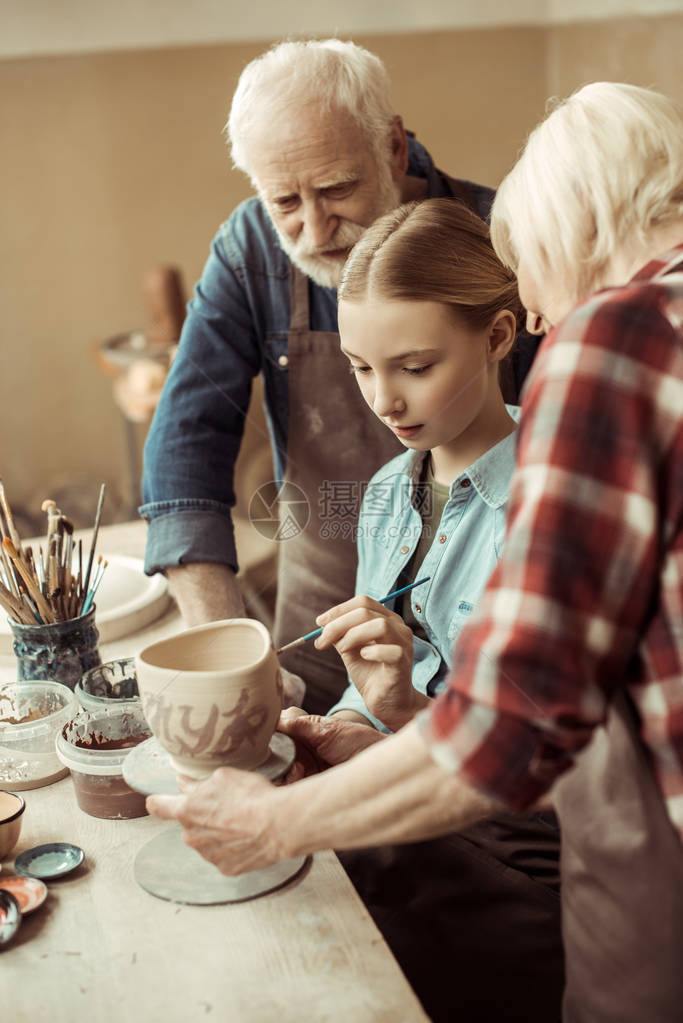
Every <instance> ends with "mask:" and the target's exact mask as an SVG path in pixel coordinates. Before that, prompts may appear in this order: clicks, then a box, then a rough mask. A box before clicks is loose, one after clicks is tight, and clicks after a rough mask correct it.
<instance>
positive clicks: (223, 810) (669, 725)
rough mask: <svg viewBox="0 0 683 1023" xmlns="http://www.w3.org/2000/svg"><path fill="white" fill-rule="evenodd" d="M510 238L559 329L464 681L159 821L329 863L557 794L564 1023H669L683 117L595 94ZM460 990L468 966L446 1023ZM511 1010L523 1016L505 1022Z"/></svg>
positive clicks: (554, 127) (328, 732) (217, 849)
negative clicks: (412, 717) (294, 766)
mask: <svg viewBox="0 0 683 1023" xmlns="http://www.w3.org/2000/svg"><path fill="white" fill-rule="evenodd" d="M492 238H493V242H494V245H495V247H496V250H497V251H498V254H499V255H500V256H501V258H502V259H503V260H504V261H506V262H507V263H508V264H509V265H510V266H511V267H512V268H513V269H515V270H516V272H517V275H518V281H519V288H520V297H521V298H522V301H523V303H524V305H525V306H526V307H527V310H528V313H529V321H530V324H531V326H532V328H533V329H534V330H536V331H539V332H540V331H544V330H547V331H548V332H547V334H546V337H545V340H544V342H543V344H542V346H541V349H540V351H539V355H538V358H537V359H536V362H535V364H534V368H533V370H532V374H531V377H530V379H529V383H528V385H527V388H526V390H525V393H524V395H523V403H522V417H521V422H520V425H519V440H518V462H517V470H516V473H515V477H514V479H513V484H512V492H511V497H510V504H509V512H508V523H507V532H506V539H505V547H504V550H503V554H502V558H501V560H500V562H499V564H498V567H497V568H496V570H495V571H494V573H493V575H492V577H491V579H490V581H489V584H488V587H487V589H486V591H485V593H484V596H483V598H482V600H481V602H480V603H479V605H478V607H477V608H476V609H475V611H474V612H473V615H472V617H471V619H470V621H469V622H468V624H467V625H466V626H465V627H464V629H463V630H462V632H461V633H460V636H459V639H458V642H457V644H456V647H455V651H454V660H453V665H452V669H451V676H450V681H449V686H448V688H447V689H446V690H445V691H444V692H443V693H442V694H441V696H440V697H439V698H438V699H437V700H436V701H435V703H434V704H433V706H432V707H431V709H429V710H427V711H424V712H423V713H422V715H421V717H420V718H418V719H417V720H416V721H414V722H412V723H411V724H409V725H407V726H406V727H404V728H403V729H402V730H401V731H400V732H399V733H397V734H396V735H394V736H391V737H389V738H380V736H379V735H378V734H377V733H374V734H373V733H370V735H367V734H365V735H364V734H363V732H365V733H368V732H370V729H367V728H365V727H364V726H363V725H356V724H353V723H351V722H339V721H336V720H335V719H334V718H332V719H327V720H322V721H321V720H320V719H318V718H316V717H313V716H305V715H304V716H300V717H293V718H292V717H291V712H290V717H289V718H288V719H287V720H285V721H283V727H284V728H286V729H287V730H288V731H289V732H290V734H292V735H295V736H297V738H299V739H300V740H305V741H306V743H307V745H308V747H309V748H311V747H313V748H315V749H316V750H317V753H318V756H319V757H320V758H321V759H322V760H324V761H325V762H326V763H327V764H334V765H337V766H335V767H333V768H332V769H331V770H327V771H324V772H322V773H321V774H318V775H315V776H312V777H308V778H305V779H303V780H302V781H300V782H297V783H295V784H291V785H288V786H285V787H283V788H275V787H273V786H272V785H270V784H269V783H267V782H265V781H264V780H263V779H261V778H255V777H254V776H252V775H249V774H245V773H243V772H239V771H236V770H232V769H228V768H225V769H223V770H221V771H218V772H216V773H215V774H214V775H213V776H212V777H211V778H209V779H207V780H206V781H205V782H202V783H200V784H198V785H196V786H190V787H188V788H187V790H186V794H185V795H183V796H175V797H154V798H152V799H150V800H149V807H150V809H151V810H152V811H153V812H155V813H157V814H159V816H163V817H175V818H177V819H179V820H180V822H181V823H182V824H183V825H184V827H185V829H186V830H185V838H186V841H188V842H189V843H190V844H191V845H193V846H194V847H195V848H197V849H199V851H200V852H201V853H202V854H203V855H204V856H206V857H207V858H208V859H210V860H211V861H213V862H214V863H217V864H218V865H219V867H220V868H221V870H223V871H224V872H225V873H237V872H240V871H244V870H249V869H252V868H255V867H263V866H265V865H266V864H269V863H272V862H274V861H275V860H277V859H279V858H281V857H282V858H284V857H288V856H295V855H301V854H303V853H309V852H312V851H315V850H317V849H326V848H330V847H332V848H337V849H345V848H346V849H353V848H356V847H359V846H372V845H376V846H380V847H383V846H385V843H407V842H415V841H416V840H418V839H421V838H427V837H429V836H433V835H439V834H443V833H444V832H447V831H449V830H451V829H453V828H462V827H465V826H467V825H468V824H469V823H470V822H472V821H473V820H476V819H477V818H479V817H482V816H486V815H488V814H490V813H491V812H493V811H495V810H496V809H497V808H500V807H501V806H506V807H508V808H510V809H513V810H524V809H528V808H529V807H532V806H533V805H535V804H536V803H537V800H538V799H539V797H541V796H543V794H544V793H548V792H551V795H552V799H553V802H554V803H555V806H556V807H557V811H558V815H559V818H560V821H561V824H562V835H563V850H562V901H563V931H564V945H565V953H566V960H567V985H566V990H565V995H564V1005H563V1012H562V1019H563V1021H564V1023H644V1021H647V1023H675V1021H678V1020H680V1019H681V1007H682V1006H683V970H682V969H681V963H682V962H683V844H682V842H683V629H682V627H681V623H682V620H683V117H682V116H681V112H680V110H678V108H677V107H676V106H675V105H674V104H673V103H672V102H670V101H669V100H667V99H666V98H665V97H664V96H661V95H659V94H657V93H655V92H652V91H649V90H646V89H640V88H637V87H635V86H631V85H625V84H616V83H610V82H602V83H596V84H593V85H590V86H586V87H584V88H583V89H581V90H579V91H578V92H577V93H576V94H575V95H573V96H572V97H570V98H569V99H568V100H567V101H565V102H564V103H563V104H562V105H560V106H559V107H557V108H556V109H555V110H554V111H553V112H552V113H551V114H550V116H549V117H548V118H547V119H546V120H545V121H544V122H543V123H542V124H541V125H540V126H539V127H538V128H537V129H536V130H535V131H534V132H533V133H532V135H531V137H530V140H529V142H528V144H527V146H526V149H525V151H524V153H523V155H522V157H521V158H520V160H519V162H518V163H517V165H516V166H515V168H514V169H513V171H512V172H511V173H510V174H509V175H508V177H507V178H506V179H505V181H504V182H503V184H502V185H501V188H500V190H499V192H498V197H497V199H496V203H495V206H494V211H493V217H492ZM418 850H419V846H418ZM416 855H417V854H416ZM453 928H454V929H455V928H457V917H454V919H453ZM482 956H486V949H482ZM490 966H491V969H490V983H491V985H495V984H496V982H497V972H496V964H495V963H491V964H490ZM459 983H460V978H459V974H458V960H457V958H454V960H453V980H452V990H451V1016H450V1018H451V1019H458V1018H459V1009H460V1000H459V996H460V988H459ZM530 983H531V984H533V981H531V982H530ZM515 1009H516V1006H515V1002H514V1000H513V999H510V1003H509V1006H508V1010H507V1011H504V1012H501V1014H500V1017H499V1018H500V1019H505V1020H509V1019H513V1018H515V1019H516V1018H518V1016H517V1015H514V1013H515ZM463 1018H466V1019H470V1018H472V1017H470V1016H469V1015H468V1014H465V1015H464V1016H463ZM547 1018H548V1019H553V1018H557V1017H556V1016H555V1017H552V1016H548V1017H547Z"/></svg>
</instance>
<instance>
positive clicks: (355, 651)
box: [315, 596, 429, 732]
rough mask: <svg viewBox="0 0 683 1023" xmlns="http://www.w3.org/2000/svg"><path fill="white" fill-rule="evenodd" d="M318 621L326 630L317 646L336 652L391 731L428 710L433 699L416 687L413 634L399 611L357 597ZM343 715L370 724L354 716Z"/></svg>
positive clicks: (344, 712)
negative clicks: (331, 648) (421, 710)
mask: <svg viewBox="0 0 683 1023" xmlns="http://www.w3.org/2000/svg"><path fill="white" fill-rule="evenodd" d="M316 621H317V623H318V625H321V626H323V631H322V633H321V634H320V636H318V638H317V639H316V640H315V645H316V647H317V648H318V649H319V650H325V649H326V648H327V647H330V646H333V647H334V648H335V649H336V651H337V653H338V654H339V655H340V657H341V659H342V660H343V662H344V664H345V666H346V670H347V672H348V674H349V678H350V679H351V681H352V682H353V684H354V685H355V686H356V688H357V689H358V691H359V692H360V694H361V696H362V697H363V699H364V701H365V705H366V707H367V708H368V710H369V711H370V713H371V714H373V715H374V717H376V718H378V719H379V720H380V721H382V722H383V724H385V725H386V726H387V728H390V729H391V730H392V731H394V732H395V731H398V729H399V728H401V727H402V726H403V725H404V724H406V723H407V722H408V721H410V720H411V719H412V718H413V717H414V715H415V714H416V713H417V711H418V710H420V709H421V708H422V707H425V706H427V704H428V703H429V698H428V697H427V696H424V695H423V694H422V693H419V692H418V691H417V690H416V689H414V688H413V684H412V667H413V633H412V631H411V629H410V628H409V626H407V625H406V623H405V622H404V621H403V619H402V618H401V616H400V615H397V614H396V612H395V611H389V610H388V609H387V608H386V607H385V606H384V605H383V604H381V603H380V602H379V601H378V600H373V598H372V597H367V596H357V597H353V598H352V599H351V600H347V601H345V602H344V603H343V604H338V605H337V606H336V607H332V608H330V610H329V611H325V612H324V614H321V615H319V616H318V618H317V619H316ZM338 713H339V715H340V716H342V717H348V718H349V719H353V720H355V721H361V720H362V721H363V722H364V723H365V724H367V719H366V718H361V716H360V715H357V714H356V712H355V711H351V710H340V711H339V712H338ZM336 716H337V715H336V714H335V717H336Z"/></svg>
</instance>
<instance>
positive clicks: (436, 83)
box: [0, 14, 683, 503]
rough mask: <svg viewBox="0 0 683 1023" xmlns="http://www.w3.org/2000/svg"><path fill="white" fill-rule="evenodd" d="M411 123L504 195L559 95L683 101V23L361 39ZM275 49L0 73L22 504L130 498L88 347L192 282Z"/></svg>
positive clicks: (185, 52) (97, 60)
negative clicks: (584, 86) (226, 142)
mask: <svg viewBox="0 0 683 1023" xmlns="http://www.w3.org/2000/svg"><path fill="white" fill-rule="evenodd" d="M359 41H361V42H363V43H365V44H366V45H368V46H369V47H370V48H371V49H373V50H374V51H375V52H376V53H378V54H379V55H380V56H381V57H382V58H383V59H384V60H385V61H386V63H387V65H388V68H389V71H390V73H391V76H392V80H393V82H394V95H395V99H396V109H397V110H398V111H400V112H401V113H402V114H403V115H404V118H405V122H406V124H407V126H408V127H411V128H413V129H414V130H416V131H417V132H418V135H419V138H420V139H421V140H422V141H423V142H424V143H425V144H426V145H427V146H428V148H429V149H430V150H431V151H432V153H433V155H434V157H435V158H436V160H437V162H438V163H439V164H440V165H441V166H443V167H444V168H445V169H447V170H449V171H451V172H457V173H458V174H460V175H462V176H468V177H471V178H474V179H475V180H480V181H484V182H487V183H490V184H495V183H497V182H498V181H499V179H500V177H501V176H502V175H503V174H504V173H505V171H506V169H507V168H508V167H509V166H510V164H511V163H512V161H513V159H514V156H515V153H516V151H517V150H518V148H519V147H520V145H521V144H522V142H523V139H524V136H525V134H526V132H527V131H528V130H529V129H530V128H531V127H532V126H533V124H534V123H535V121H536V120H537V119H538V117H539V116H540V114H541V112H542V110H543V106H544V101H545V98H546V96H547V95H548V94H550V93H558V92H559V93H565V92H567V91H568V90H570V89H571V88H573V87H575V86H576V85H579V84H581V83H582V82H585V81H588V80H590V79H595V78H613V79H622V80H626V81H631V82H634V83H637V84H641V85H654V86H657V87H659V88H661V89H663V90H664V91H666V92H668V93H670V94H671V95H674V96H676V97H677V98H679V99H680V98H681V97H682V96H683V66H682V65H681V61H680V54H681V52H683V14H681V15H674V16H667V17H662V18H650V19H648V18H640V19H632V20H622V21H612V22H610V23H605V24H601V23H597V24H596V23H595V22H591V23H590V25H584V26H580V25H571V26H555V27H550V28H533V27H518V28H513V29H496V30H476V31H449V32H438V33H428V34H421V35H412V36H400V35H392V36H374V37H367V38H364V39H363V38H360V39H359ZM262 49H263V44H258V43H255V44H253V45H221V46H215V47H192V48H187V49H167V50H154V51H135V52H119V53H115V54H98V55H94V56H89V57H85V56H78V57H55V58H37V59H22V60H13V61H12V60H10V61H5V62H3V63H0V90H1V91H2V94H3V96H4V97H5V98H6V101H5V103H4V104H3V108H2V112H1V113H0V132H1V134H2V138H3V143H4V145H3V149H4V157H3V171H4V182H5V184H4V188H3V190H2V204H3V208H2V224H3V231H2V235H1V238H2V240H1V242H0V244H1V245H2V267H3V272H2V278H1V281H2V284H1V286H2V308H3V311H4V316H3V319H4V324H3V327H4V330H3V335H4V337H3V366H2V371H1V372H0V437H1V438H2V441H1V446H0V475H1V476H2V477H3V478H4V480H5V483H6V485H7V489H8V492H9V494H10V497H11V499H12V500H13V501H14V502H17V503H18V502H21V501H26V500H27V499H29V498H34V497H40V496H41V495H42V496H46V495H47V494H48V492H49V490H50V487H51V485H52V482H53V481H54V479H55V478H56V477H57V476H59V475H61V474H64V473H66V472H80V473H85V474H87V475H88V476H90V477H91V478H92V479H93V481H97V480H99V479H104V480H106V482H107V483H108V484H109V485H110V487H111V489H112V491H117V490H118V491H119V492H123V491H124V490H125V456H124V440H123V431H122V425H121V421H120V417H119V414H118V411H117V409H116V407H115V405H114V403H113V399H112V396H111V386H110V381H109V380H108V379H107V378H105V377H104V376H103V375H102V374H101V373H100V372H99V371H98V370H97V368H96V366H95V363H94V360H93V357H92V346H93V343H94V341H95V340H96V339H97V338H102V337H107V336H109V335H112V334H116V333H120V332H122V331H125V330H129V329H132V328H134V327H136V326H139V325H140V324H142V322H143V318H142V315H141V312H140V310H139V308H138V307H139V305H140V281H141V278H142V276H143V274H144V273H145V271H146V270H147V269H148V268H150V267H151V266H153V265H154V264H156V263H158V262H160V261H167V262H173V263H176V264H177V265H179V266H180V267H181V269H182V271H183V273H184V275H185V278H186V282H187V285H188V288H189V287H190V286H191V285H192V284H193V283H194V281H195V279H196V278H197V276H198V274H199V273H200V272H201V268H202V265H203V262H204V258H205V254H206V251H207V247H208V244H209V241H210V239H211V237H212V235H213V233H214V230H215V228H216V226H217V224H218V223H219V221H220V220H221V219H222V218H224V217H225V216H226V215H227V214H228V213H229V212H230V210H231V208H232V207H233V206H234V205H235V204H236V203H237V202H238V201H239V200H240V199H242V198H243V197H244V196H246V195H247V194H248V187H247V183H246V181H244V180H243V179H242V178H241V176H240V175H238V174H237V173H236V172H233V171H231V170H230V166H229V162H228V159H227V156H226V153H225V149H224V146H223V142H222V138H221V134H220V132H221V127H222V125H223V122H224V120H225V117H226V113H227V107H228V103H229V97H230V95H231V93H232V90H233V88H234V85H235V82H236V79H237V76H238V74H239V71H240V69H241V68H242V66H243V65H244V63H245V62H246V61H247V60H248V59H250V58H251V57H252V56H254V55H255V54H257V53H258V52H260V51H261V50H262Z"/></svg>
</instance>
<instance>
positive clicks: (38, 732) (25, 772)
mask: <svg viewBox="0 0 683 1023" xmlns="http://www.w3.org/2000/svg"><path fill="white" fill-rule="evenodd" d="M77 713H78V700H77V699H76V697H75V696H74V694H73V693H72V692H71V690H70V689H69V688H68V686H65V685H62V684H61V682H43V681H27V682H6V683H4V684H2V685H0V786H1V785H4V784H5V783H7V785H8V787H10V788H11V789H12V790H15V791H16V790H18V791H21V790H22V789H35V788H39V787H40V786H41V785H49V784H51V782H53V781H57V780H58V779H59V778H63V777H64V776H65V775H66V773H67V772H66V770H65V769H64V767H63V766H62V764H61V763H60V761H59V758H58V756H57V754H56V752H55V739H56V737H57V735H58V733H59V732H60V731H61V729H62V728H63V726H64V724H65V723H66V722H67V721H69V720H70V719H71V718H72V717H73V716H74V715H75V714H77Z"/></svg>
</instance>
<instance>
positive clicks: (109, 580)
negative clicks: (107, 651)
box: [0, 554, 171, 656]
mask: <svg viewBox="0 0 683 1023" xmlns="http://www.w3.org/2000/svg"><path fill="white" fill-rule="evenodd" d="M102 558H103V560H106V561H108V562H109V565H108V567H107V570H106V572H105V573H104V578H103V579H102V585H101V586H100V588H99V589H98V591H97V596H96V597H95V604H96V606H97V613H96V615H95V625H96V626H97V628H98V630H99V633H100V643H110V642H112V641H113V640H115V639H121V637H122V636H129V635H130V634H131V633H133V632H138V631H139V630H140V629H144V628H145V626H147V625H149V624H150V623H151V622H154V621H156V619H157V618H160V617H161V615H162V614H163V613H164V611H165V610H166V608H167V607H168V605H169V603H170V600H171V595H170V592H169V589H168V583H167V582H166V579H165V578H164V576H163V575H154V576H151V577H150V576H147V575H145V573H144V570H143V564H144V563H143V561H142V559H141V558H128V557H125V556H124V555H122V554H102ZM12 653H13V650H12V633H11V631H10V627H9V625H8V624H7V619H6V617H4V616H2V617H0V655H10V656H11V654H12Z"/></svg>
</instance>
